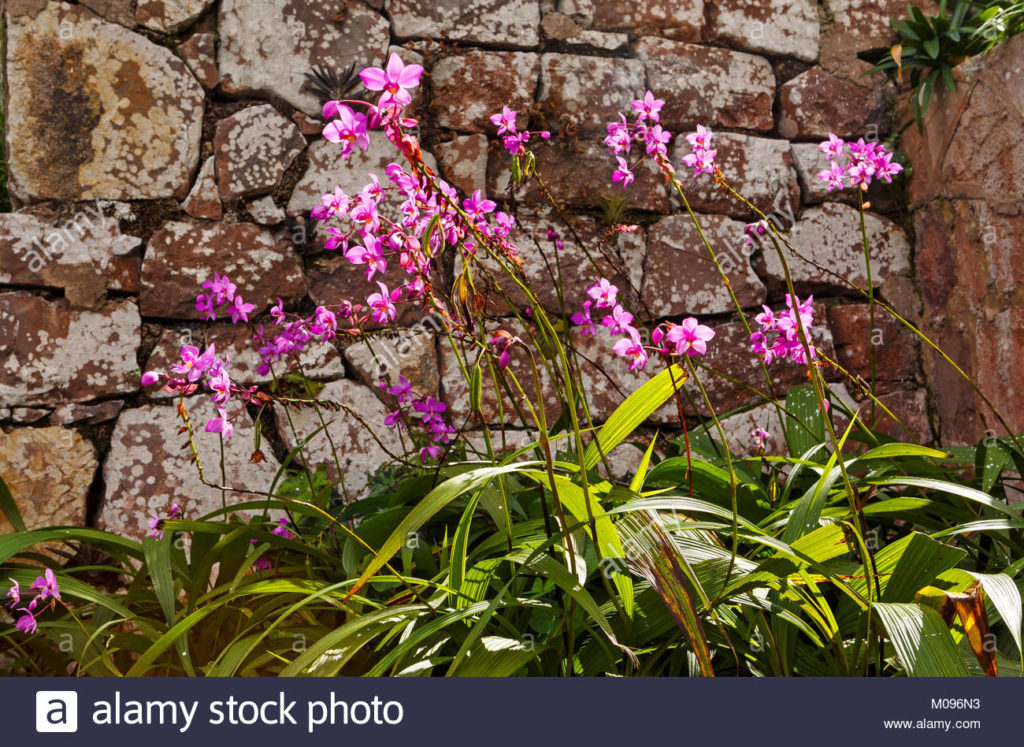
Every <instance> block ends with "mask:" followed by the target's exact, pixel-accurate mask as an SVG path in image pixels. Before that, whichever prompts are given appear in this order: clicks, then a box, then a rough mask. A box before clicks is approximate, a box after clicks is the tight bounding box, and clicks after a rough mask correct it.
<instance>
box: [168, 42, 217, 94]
mask: <svg viewBox="0 0 1024 747" xmlns="http://www.w3.org/2000/svg"><path fill="white" fill-rule="evenodd" d="M178 54H179V55H181V59H183V60H185V64H186V65H188V69H189V70H191V71H192V74H193V75H194V76H196V80H198V81H199V82H200V83H202V84H203V87H204V88H216V87H217V83H219V82H220V73H218V72H217V35H216V34H195V35H194V36H192V37H190V38H189V39H188V41H185V42H182V43H181V44H179V45H178Z"/></svg>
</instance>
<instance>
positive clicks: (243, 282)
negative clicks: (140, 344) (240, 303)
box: [141, 222, 306, 319]
mask: <svg viewBox="0 0 1024 747" xmlns="http://www.w3.org/2000/svg"><path fill="white" fill-rule="evenodd" d="M214 272H218V273H221V274H223V275H226V276H227V277H229V278H230V279H231V281H232V282H233V283H235V284H236V285H237V286H238V293H239V295H241V296H242V298H243V299H245V301H246V302H248V303H251V304H255V306H256V311H255V312H254V314H258V313H261V312H263V311H264V310H266V308H267V304H268V303H269V302H271V301H273V300H274V299H276V298H278V297H280V298H282V299H284V300H285V301H287V302H294V301H297V300H298V299H300V298H302V297H303V296H304V295H305V294H306V284H305V281H304V279H303V276H302V264H301V263H300V261H299V258H298V257H297V256H296V254H295V252H294V250H293V249H292V247H291V245H290V244H288V242H279V241H275V240H274V237H273V236H272V235H271V234H270V233H269V232H267V231H265V230H263V229H262V228H259V227H258V226H254V225H252V224H251V223H237V224H225V223H215V224H206V225H200V226H192V225H189V224H187V223H176V222H170V223H166V224H164V226H163V227H162V228H160V229H159V230H158V231H157V232H156V233H155V234H153V237H152V238H151V239H150V241H149V244H148V246H147V247H146V258H145V260H144V261H143V263H142V297H141V310H142V315H143V316H146V317H161V318H170V319H198V318H199V312H198V311H196V308H195V299H196V296H197V295H199V294H200V293H203V292H204V291H203V288H202V284H203V283H204V282H205V281H206V280H210V279H212V278H213V274H214ZM226 308H227V307H226V306H222V307H221V308H220V310H219V314H220V315H221V316H224V315H225V313H226V311H225V309H226Z"/></svg>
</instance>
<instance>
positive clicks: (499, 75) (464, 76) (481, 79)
mask: <svg viewBox="0 0 1024 747" xmlns="http://www.w3.org/2000/svg"><path fill="white" fill-rule="evenodd" d="M539 74H540V57H539V56H538V55H536V54H532V53H529V52H488V51H484V50H470V51H468V52H466V53H464V54H458V55H449V56H447V57H442V58H441V59H440V60H438V61H437V63H436V64H435V65H434V68H433V70H432V72H431V81H432V84H433V87H434V95H433V100H432V103H431V109H432V110H433V111H434V116H435V117H436V118H437V124H438V126H440V127H446V128H449V129H452V130H458V131H460V132H488V133H491V134H493V133H495V132H497V127H496V126H495V125H494V124H492V123H491V120H490V116H491V115H492V114H495V113H497V112H500V111H501V108H502V106H507V107H509V108H510V109H512V110H513V111H515V112H516V113H517V114H518V117H517V118H516V124H517V125H518V126H519V127H520V128H525V127H526V125H527V120H528V117H529V114H528V111H529V109H530V107H531V106H532V105H533V100H534V95H535V93H536V91H537V78H538V75H539Z"/></svg>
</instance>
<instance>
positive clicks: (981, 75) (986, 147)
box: [901, 37, 1024, 212]
mask: <svg viewBox="0 0 1024 747" xmlns="http://www.w3.org/2000/svg"><path fill="white" fill-rule="evenodd" d="M963 67H966V66H963ZM956 77H957V78H958V82H957V87H956V91H954V92H949V91H946V90H945V87H943V86H939V87H937V88H936V90H935V95H934V96H933V97H932V101H931V103H930V104H929V105H928V110H927V112H926V114H925V119H924V136H923V137H922V136H921V135H919V134H918V132H917V129H916V128H915V127H913V126H910V127H908V128H907V129H906V130H905V131H904V137H903V140H902V143H901V145H902V148H903V149H904V150H905V151H906V152H907V156H908V158H909V159H910V162H911V163H912V164H913V165H914V173H913V176H912V178H911V179H910V184H909V186H910V198H911V205H912V207H919V206H920V205H922V204H924V203H925V202H927V201H928V200H932V199H934V198H935V197H946V198H950V199H965V200H986V201H988V202H989V203H990V204H991V205H993V206H999V207H1000V208H1001V209H1002V211H1003V212H1012V211H1014V210H1015V209H1016V207H1017V205H1019V203H1020V200H1021V199H1022V197H1024V139H1022V138H1021V137H1019V134H1020V132H1021V129H1022V128H1024V113H1022V107H1024V82H1022V81H1024V37H1015V38H1013V39H1011V40H1009V41H1007V42H1006V43H1005V44H1001V45H998V46H997V47H996V48H995V49H993V50H992V51H991V52H990V53H989V54H987V55H985V57H984V63H982V64H979V65H976V66H974V67H972V68H971V69H970V70H964V71H961V69H960V68H958V69H957V76H956Z"/></svg>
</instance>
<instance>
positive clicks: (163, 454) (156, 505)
mask: <svg viewBox="0 0 1024 747" xmlns="http://www.w3.org/2000/svg"><path fill="white" fill-rule="evenodd" d="M185 404H186V408H187V410H188V415H189V418H190V420H191V423H192V430H193V434H194V435H193V441H194V442H195V445H196V450H197V451H198V453H199V460H200V464H201V465H202V466H203V468H204V473H205V475H206V480H207V481H208V482H210V483H213V484H215V485H221V484H225V485H227V486H228V487H230V488H240V489H247V490H267V489H269V488H270V485H271V482H272V481H273V479H274V473H275V472H277V470H278V469H279V467H280V465H279V464H278V462H277V460H276V459H275V458H274V455H273V453H272V452H271V450H270V448H269V447H268V446H267V444H266V441H264V448H263V455H264V457H265V461H263V462H261V463H259V464H253V463H252V462H251V461H250V457H251V456H252V453H253V450H254V448H255V445H254V437H255V429H254V428H253V424H252V420H251V419H250V418H249V415H248V413H247V412H246V411H245V409H244V408H243V409H242V410H241V411H240V412H238V413H237V414H236V415H234V417H233V419H232V423H233V425H234V429H235V432H234V435H232V436H231V438H229V439H226V440H225V441H224V442H223V444H224V468H225V473H226V474H225V476H224V480H223V483H222V480H221V472H220V467H219V463H220V447H221V439H220V435H219V434H217V433H207V432H206V430H205V425H206V422H207V421H208V420H209V419H210V418H211V417H214V416H215V415H216V410H215V409H214V406H213V404H211V403H210V401H209V400H208V399H207V398H205V397H190V398H188V399H187V400H186V403H185ZM183 425H184V423H183V422H182V420H181V419H180V418H179V417H178V415H177V408H176V406H175V405H171V404H168V405H165V406H162V405H148V406H144V407H137V408H134V409H131V410H125V411H124V412H123V413H121V416H120V417H119V418H118V419H117V425H116V426H115V427H114V432H113V435H112V436H111V439H110V453H109V454H108V455H107V458H106V460H105V461H104V463H103V482H104V484H105V485H106V492H105V494H104V498H103V505H102V506H101V508H100V512H99V515H98V516H97V517H96V525H97V527H98V528H100V529H106V530H107V531H109V532H114V533H115V534H119V535H121V536H124V537H130V538H132V539H136V540H138V539H141V538H142V537H144V536H146V535H148V534H149V533H150V531H151V530H150V529H149V520H150V518H152V517H153V516H166V515H167V513H168V512H169V511H170V508H171V505H172V504H175V503H176V504H178V505H179V506H180V507H181V509H182V512H183V515H184V518H185V519H187V520H196V519H199V518H201V517H202V516H204V515H206V514H208V513H210V512H211V511H216V510H218V509H220V508H221V507H222V506H223V505H224V503H225V502H226V503H227V505H228V506H231V505H232V504H234V503H239V502H240V501H241V500H242V496H241V495H240V494H238V493H234V492H232V491H228V492H227V493H222V492H221V491H220V490H219V489H218V488H215V487H211V486H210V485H207V484H204V483H203V481H202V480H200V478H199V472H198V470H197V468H196V465H195V464H194V463H193V462H192V450H191V449H190V448H189V447H188V436H187V434H183V433H180V432H179V430H180V428H182V427H183ZM183 446H184V448H182V447H183ZM242 515H243V516H244V517H246V518H247V517H248V514H247V513H244V512H243V514H242ZM221 518H226V517H221Z"/></svg>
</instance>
